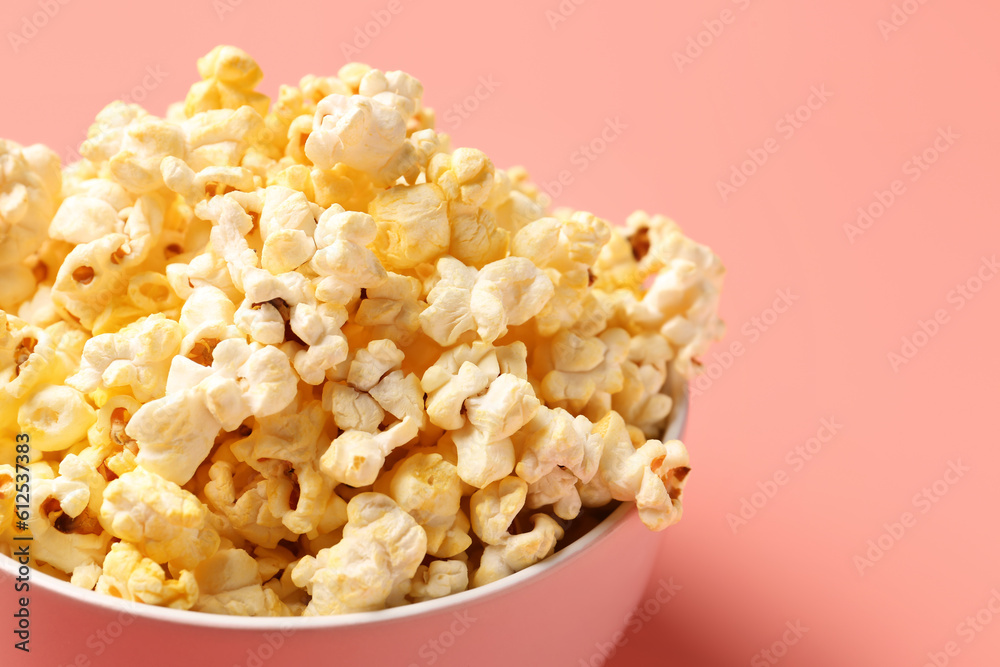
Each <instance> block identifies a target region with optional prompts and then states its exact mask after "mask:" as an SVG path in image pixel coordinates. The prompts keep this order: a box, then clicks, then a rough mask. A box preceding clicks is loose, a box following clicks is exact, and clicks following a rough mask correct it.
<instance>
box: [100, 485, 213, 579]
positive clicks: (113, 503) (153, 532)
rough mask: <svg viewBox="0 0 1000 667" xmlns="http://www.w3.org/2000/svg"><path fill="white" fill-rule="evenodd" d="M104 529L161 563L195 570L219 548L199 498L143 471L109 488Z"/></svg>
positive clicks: (102, 515) (103, 523)
mask: <svg viewBox="0 0 1000 667" xmlns="http://www.w3.org/2000/svg"><path fill="white" fill-rule="evenodd" d="M101 525H102V526H104V528H105V530H107V531H108V533H110V534H111V535H113V536H115V537H117V538H119V539H121V540H125V541H127V542H130V543H132V544H133V545H135V546H136V547H137V548H138V549H139V551H140V552H141V553H142V554H143V555H144V556H146V557H147V558H150V559H151V560H153V561H154V562H156V563H169V564H170V565H171V567H172V568H173V567H179V568H181V569H187V570H189V569H191V568H193V567H195V566H197V565H198V563H200V562H201V561H203V560H205V559H206V558H207V557H209V556H211V555H212V554H213V553H215V552H216V550H217V549H218V548H219V534H218V532H216V530H215V529H214V528H213V527H212V526H211V522H210V521H209V512H208V508H206V507H205V505H204V504H202V503H201V501H199V500H198V499H197V498H196V497H195V496H194V495H192V494H191V493H189V492H187V491H185V490H184V489H182V488H180V487H179V486H177V485H176V484H173V483H172V482H168V481H167V480H165V479H163V478H162V477H160V476H159V475H157V474H155V473H152V472H148V471H146V470H145V469H143V468H142V467H139V468H136V469H135V470H134V471H132V472H130V473H126V474H124V475H122V476H121V477H119V478H118V479H116V480H114V481H113V482H111V483H110V484H108V487H107V489H105V491H104V503H103V504H102V505H101Z"/></svg>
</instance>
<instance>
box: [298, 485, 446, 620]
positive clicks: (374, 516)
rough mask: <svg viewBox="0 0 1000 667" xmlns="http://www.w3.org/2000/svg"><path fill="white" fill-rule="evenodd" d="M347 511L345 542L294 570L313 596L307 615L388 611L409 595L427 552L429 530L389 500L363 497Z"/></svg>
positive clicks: (369, 495) (353, 501)
mask: <svg viewBox="0 0 1000 667" xmlns="http://www.w3.org/2000/svg"><path fill="white" fill-rule="evenodd" d="M347 512H348V521H347V526H345V528H344V537H343V539H342V540H341V541H340V542H338V543H337V544H336V545H335V546H333V547H330V548H328V549H323V550H321V551H320V552H319V554H318V555H317V556H316V557H315V558H314V557H312V556H305V557H304V558H302V559H301V560H300V561H299V562H298V563H297V564H296V565H295V568H294V569H293V570H292V580H293V581H294V582H295V584H296V585H298V586H301V587H303V588H306V589H307V590H308V591H309V593H310V594H311V595H312V600H311V601H310V602H309V606H308V607H307V608H306V610H305V612H304V614H303V615H304V616H326V615H333V614H346V613H350V612H355V611H374V610H377V609H383V608H384V607H385V606H386V604H387V603H388V602H389V600H390V598H392V597H400V598H402V596H405V595H406V594H407V593H408V592H409V588H410V581H411V580H412V579H413V577H414V576H415V575H416V572H417V568H418V567H419V566H420V564H421V561H422V560H423V559H424V556H425V555H426V553H427V536H426V534H425V533H424V530H423V529H422V528H421V527H420V526H419V525H418V524H417V522H416V521H415V520H414V519H413V517H411V516H410V515H409V514H408V513H407V512H405V511H404V510H403V509H401V508H400V507H399V506H398V505H396V503H395V502H393V500H392V499H391V498H389V497H388V496H385V495H382V494H378V493H362V494H361V495H358V496H355V497H354V498H353V499H351V502H350V503H348V505H347Z"/></svg>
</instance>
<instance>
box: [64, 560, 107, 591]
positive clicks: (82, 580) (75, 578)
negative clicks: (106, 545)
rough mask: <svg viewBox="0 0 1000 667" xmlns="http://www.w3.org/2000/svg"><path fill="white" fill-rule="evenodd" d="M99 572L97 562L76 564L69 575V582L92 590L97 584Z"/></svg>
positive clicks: (100, 571) (99, 576) (99, 568)
mask: <svg viewBox="0 0 1000 667" xmlns="http://www.w3.org/2000/svg"><path fill="white" fill-rule="evenodd" d="M101 573H102V569H101V566H100V565H98V564H97V563H87V564H86V565H78V566H76V567H75V568H73V574H72V575H71V576H70V579H69V583H71V584H73V585H74V586H79V587H80V588H82V589H84V590H87V591H92V590H94V588H95V587H96V586H97V582H98V580H100V578H101Z"/></svg>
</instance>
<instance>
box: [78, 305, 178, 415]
mask: <svg viewBox="0 0 1000 667" xmlns="http://www.w3.org/2000/svg"><path fill="white" fill-rule="evenodd" d="M181 337H182V329H181V325H179V324H178V323H177V322H174V321H173V320H170V319H167V318H166V317H164V316H163V315H159V314H157V315H150V316H149V317H145V318H143V319H141V320H139V321H137V322H135V323H133V324H130V325H129V326H126V327H125V328H123V329H121V330H120V331H119V332H118V333H114V334H110V333H109V334H103V335H100V336H95V337H94V338H91V339H90V340H88V341H87V344H86V345H85V346H84V348H83V359H82V360H81V364H80V370H79V371H77V373H76V374H75V375H73V376H72V377H70V378H68V379H67V380H66V383H67V384H69V385H70V386H72V387H75V388H76V389H78V390H79V391H81V392H84V393H91V392H93V391H96V390H97V389H112V388H115V387H128V388H129V389H130V390H131V391H132V393H133V395H134V396H135V397H136V399H137V400H139V401H140V402H146V401H151V400H153V399H156V398H161V397H162V396H163V395H164V392H165V390H166V385H167V373H168V371H169V370H170V360H171V359H172V358H173V357H174V355H176V354H177V353H178V352H179V350H180V346H181V340H182V338H181Z"/></svg>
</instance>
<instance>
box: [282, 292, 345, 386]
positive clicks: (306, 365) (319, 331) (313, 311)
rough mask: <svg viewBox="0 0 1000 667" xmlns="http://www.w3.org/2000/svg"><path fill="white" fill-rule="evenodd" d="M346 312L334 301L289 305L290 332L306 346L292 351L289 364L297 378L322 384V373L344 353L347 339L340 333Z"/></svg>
mask: <svg viewBox="0 0 1000 667" xmlns="http://www.w3.org/2000/svg"><path fill="white" fill-rule="evenodd" d="M346 322H347V311H346V310H345V309H344V307H343V306H341V305H340V304H337V303H323V304H320V305H319V306H312V305H311V304H304V303H300V304H297V305H295V306H293V307H292V310H291V315H290V319H289V324H290V326H291V329H292V332H293V333H294V334H295V335H296V336H298V337H299V340H301V341H302V342H303V343H304V344H306V345H307V346H308V347H307V348H306V349H305V350H300V351H298V352H296V353H295V357H294V359H293V365H294V367H295V371H296V373H298V375H299V378H300V379H301V380H302V381H303V382H306V383H307V384H311V385H318V384H322V382H323V381H324V380H325V379H326V372H327V371H328V370H330V369H332V368H334V367H335V366H337V364H339V363H341V362H342V361H344V360H345V359H347V356H348V343H347V338H346V337H345V336H344V334H343V333H341V329H342V328H343V326H344V323H346Z"/></svg>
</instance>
